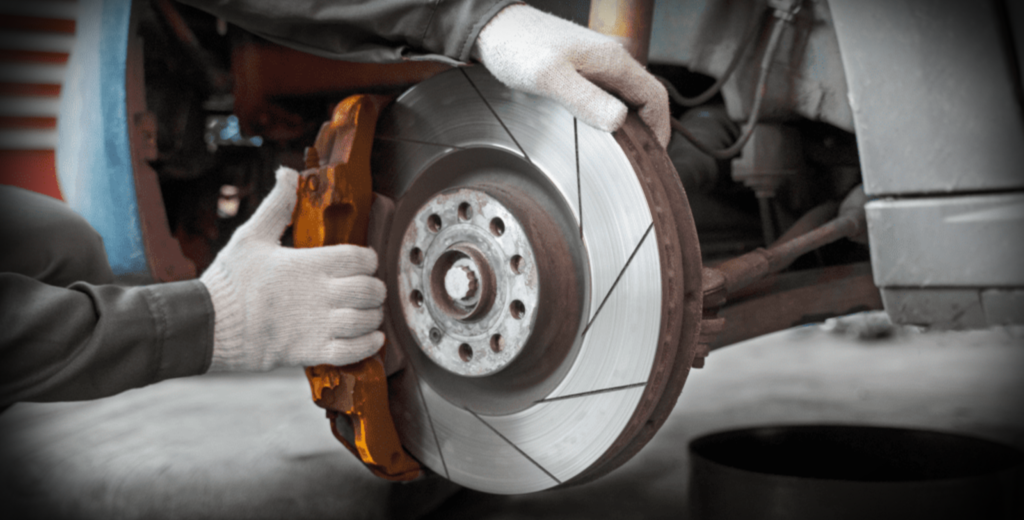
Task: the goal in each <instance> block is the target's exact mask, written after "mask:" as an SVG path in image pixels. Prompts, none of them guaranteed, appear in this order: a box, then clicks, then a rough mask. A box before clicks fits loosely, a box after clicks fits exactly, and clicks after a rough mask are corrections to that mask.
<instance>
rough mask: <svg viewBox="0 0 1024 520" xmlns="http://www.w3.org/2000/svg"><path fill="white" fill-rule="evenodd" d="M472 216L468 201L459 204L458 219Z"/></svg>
mask: <svg viewBox="0 0 1024 520" xmlns="http://www.w3.org/2000/svg"><path fill="white" fill-rule="evenodd" d="M471 218H473V206H470V205H469V203H468V202H463V203H462V204H459V219H461V220H469V219H471Z"/></svg>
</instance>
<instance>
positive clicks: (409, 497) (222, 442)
mask: <svg viewBox="0 0 1024 520" xmlns="http://www.w3.org/2000/svg"><path fill="white" fill-rule="evenodd" d="M308 392H309V390H308V386H307V384H306V381H305V378H304V376H303V375H302V372H301V371H300V370H280V371H276V372H272V373H269V374H261V375H207V376H202V377H195V378H188V379H180V380H174V381H166V382H163V383H160V384H158V385H154V386H151V387H147V388H142V389H138V390H133V391H129V392H125V393H123V394H121V395H118V396H114V397H110V398H107V399H102V400H98V401H93V402H85V403H55V404H18V405H15V406H14V407H12V408H11V409H9V410H7V411H6V412H4V413H3V414H0V447H2V448H3V450H2V451H0V479H2V481H3V488H2V491H0V504H2V506H0V510H3V511H5V512H11V511H20V512H22V514H23V515H24V516H37V517H40V518H103V519H113V518H294V519H299V518H318V519H326V518H346V519H355V518H395V517H415V516H419V515H421V514H422V513H425V512H427V511H429V510H431V509H433V510H434V512H433V513H432V514H431V515H430V516H431V517H435V518H488V519H511V518H538V517H540V518H594V517H602V518H604V517H609V518H611V517H614V518H658V517H666V518H669V517H671V518H679V517H680V516H682V513H683V512H684V511H685V508H686V489H687V478H688V465H687V451H686V446H687V442H688V441H689V440H690V439H692V438H693V437H695V436H698V435H701V434H704V433H707V432H711V431H717V430H722V429H728V428H735V427H744V426H755V425H765V424H778V423H818V422H832V423H836V422H838V423H856V424H873V425H888V426H906V427H921V428H929V429H938V430H943V431H951V432H960V433H968V434H974V435H978V436H981V437H984V438H988V439H992V440H996V441H1002V442H1004V443H1007V444H1010V445H1013V446H1015V447H1017V448H1018V449H1021V450H1024V337H1022V336H1021V333H1020V331H1019V330H1017V331H1010V330H1006V329H994V330H987V331H973V332H952V333H919V332H916V331H915V330H913V329H898V330H897V331H896V333H895V334H894V335H892V336H890V337H888V338H883V339H878V340H873V341H865V340H860V339H856V338H853V337H850V336H848V335H844V334H840V333H837V332H835V331H833V332H828V331H826V330H823V329H822V328H821V327H818V326H809V327H804V328H800V329H793V330H788V331H782V332H779V333H775V334H771V335H768V336H764V337H761V338H757V339H756V340H752V341H748V342H745V343H742V344H739V345H735V346H732V347H729V348H727V349H724V350H720V351H716V352H714V353H713V354H712V355H711V357H710V358H709V359H708V366H707V368H705V369H702V370H696V371H693V372H692V373H691V375H690V378H689V381H688V382H687V384H686V387H685V388H684V390H683V394H682V397H681V398H680V400H679V403H678V405H677V406H676V409H675V411H674V413H673V415H672V416H671V417H670V419H669V421H668V422H667V423H666V424H665V426H664V427H663V428H662V430H661V431H660V432H659V433H658V435H657V436H656V437H655V438H654V440H653V441H652V442H651V443H650V444H649V445H648V446H647V447H646V448H645V449H644V450H643V451H642V452H641V453H640V454H639V455H638V456H637V457H635V458H634V459H633V460H631V461H630V462H629V463H627V464H626V465H625V466H623V467H622V468H620V469H618V470H616V471H615V472H613V473H612V474H610V475H608V476H606V477H604V478H602V479H599V480H598V481H596V482H593V483H591V484H588V485H586V486H580V487H576V488H570V489H566V490H559V491H551V492H544V493H538V494H534V495H527V496H518V497H497V496H490V495H483V494H480V493H474V492H469V491H459V490H458V489H456V488H455V487H454V486H452V485H450V484H449V483H447V482H445V481H442V480H431V481H427V482H421V483H418V484H412V485H390V484H388V483H385V482H383V481H380V480H377V479H375V478H374V477H372V476H370V475H369V473H368V472H366V471H365V470H364V469H363V468H362V467H361V466H360V465H359V464H358V463H357V462H355V460H354V459H353V458H352V457H351V456H350V455H349V454H348V453H347V452H346V451H345V450H344V449H343V448H342V447H341V446H340V445H338V444H337V443H336V441H335V440H334V439H333V437H332V436H331V434H330V432H329V431H328V427H327V424H326V421H325V420H324V419H323V414H322V413H321V412H320V411H319V409H317V408H316V407H314V406H313V405H312V404H311V403H310V402H309V397H308ZM441 502H443V503H442V504H441V505H440V506H438V503H441ZM438 507H439V508H440V509H437V508H438ZM3 516H4V517H5V518H10V516H8V515H7V514H4V515H3Z"/></svg>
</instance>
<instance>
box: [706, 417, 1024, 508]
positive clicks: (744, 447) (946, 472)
mask: <svg viewBox="0 0 1024 520" xmlns="http://www.w3.org/2000/svg"><path fill="white" fill-rule="evenodd" d="M690 460H691V473H690V495H689V502H690V508H691V513H692V516H693V518H696V519H700V520H720V519H721V520H724V519H730V520H731V519H741V520H751V519H786V520H803V519H815V520H817V519H847V518H849V519H857V520H863V519H872V520H880V519H888V518H893V519H900V520H905V519H908V518H923V519H929V520H936V519H944V518H955V519H958V520H959V519H968V518H972V519H973V518H978V519H1002V518H1006V519H1011V518H1012V519H1021V518H1024V508H1022V498H1021V496H1022V492H1024V478H1022V475H1024V470H1022V467H1024V456H1022V455H1021V453H1020V452H1019V451H1017V450H1015V449H1013V448H1010V447H1008V446H1004V445H1002V444H997V443H994V442H990V441H986V440H982V439H977V438H973V437H965V436H962V435H952V434H947V433H939V432H932V431H922V430H908V429H901V428H878V427H866V426H838V425H812V426H774V427H762V428H750V429H744V430H733V431H726V432H721V433H715V434H711V435H706V436H704V437H700V438H698V439H695V440H694V441H692V442H691V443H690Z"/></svg>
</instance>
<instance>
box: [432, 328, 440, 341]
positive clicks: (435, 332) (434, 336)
mask: <svg viewBox="0 0 1024 520" xmlns="http://www.w3.org/2000/svg"><path fill="white" fill-rule="evenodd" d="M442 336H443V334H441V329H438V328H437V327H434V328H432V329H430V341H433V342H434V343H439V342H440V341H441V337H442Z"/></svg>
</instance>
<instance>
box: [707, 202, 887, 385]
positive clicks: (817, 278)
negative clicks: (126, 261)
mask: <svg viewBox="0 0 1024 520" xmlns="http://www.w3.org/2000/svg"><path fill="white" fill-rule="evenodd" d="M865 202H866V197H865V196H864V192H863V190H862V189H860V188H859V187H858V188H855V189H854V190H853V191H852V192H851V193H850V194H849V195H847V197H846V199H845V200H844V201H843V203H842V205H840V206H839V215H838V216H836V217H835V218H832V219H829V216H830V215H835V212H836V208H837V206H836V205H835V204H834V203H826V204H823V205H821V206H819V207H817V208H814V209H813V210H811V211H810V212H808V213H807V214H806V215H805V216H804V217H802V218H801V219H800V220H799V221H797V223H796V224H794V226H793V228H792V229H793V230H805V229H807V228H811V229H810V230H808V231H805V232H802V233H801V232H799V231H794V232H787V233H786V234H785V235H783V237H782V239H780V240H778V241H777V242H775V244H773V245H772V246H771V247H769V248H767V249H764V248H758V249H755V250H754V251H751V252H749V253H747V254H745V255H741V256H739V257H736V258H733V259H731V260H727V261H726V262H724V263H722V264H721V265H718V266H717V267H713V268H709V267H705V268H704V271H703V289H704V317H703V320H702V322H701V336H700V344H699V346H698V349H697V354H696V357H695V358H694V365H693V366H694V367H695V368H701V367H703V366H704V359H705V358H706V357H707V355H708V353H709V352H710V350H711V349H713V348H720V347H724V346H727V345H731V344H733V343H735V342H738V341H742V340H744V339H748V338H751V337H755V336H758V335H761V334H767V333H769V332H774V331H776V330H781V329H784V328H787V327H791V326H794V325H796V324H797V323H804V322H805V321H803V320H804V319H807V318H808V317H817V318H822V317H827V316H825V315H826V314H827V315H836V314H837V313H844V312H856V311H859V310H868V309H880V308H881V306H882V305H881V304H882V302H881V296H880V295H879V293H878V289H877V288H875V286H874V284H873V283H872V280H871V274H870V272H869V271H868V270H865V269H863V268H862V266H861V267H858V266H840V267H834V268H824V269H819V270H817V271H813V272H807V273H803V272H801V273H792V274H791V275H781V276H775V275H776V274H777V273H779V272H780V271H782V270H783V269H785V268H786V267H789V265H790V264H792V263H793V262H794V261H795V260H796V259H797V258H799V257H800V256H801V255H803V254H805V253H809V252H811V251H813V250H815V249H818V248H820V247H822V246H824V245H826V244H829V243H832V242H835V241H836V240H839V239H841V238H850V239H854V240H856V239H859V238H861V237H862V236H863V235H864V233H865V232H866V228H867V223H866V219H865V215H864V203H865ZM822 298H823V299H824V300H826V301H827V304H826V305H825V307H824V308H822V309H817V308H814V310H813V311H812V310H811V308H812V307H814V306H813V305H810V306H809V305H806V303H807V302H815V301H817V300H819V299H822ZM734 300H735V301H736V302H737V304H735V305H732V304H731V303H732V302H733V301H734ZM727 302H728V303H730V304H731V305H728V306H727V305H726V304H727ZM821 311H825V312H824V313H822V312H821ZM808 312H810V314H808ZM727 319H728V320H737V324H738V327H729V328H728V330H727V328H726V320H727ZM794 320H796V321H794ZM733 329H736V330H733Z"/></svg>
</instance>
